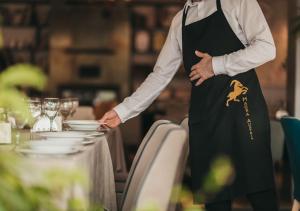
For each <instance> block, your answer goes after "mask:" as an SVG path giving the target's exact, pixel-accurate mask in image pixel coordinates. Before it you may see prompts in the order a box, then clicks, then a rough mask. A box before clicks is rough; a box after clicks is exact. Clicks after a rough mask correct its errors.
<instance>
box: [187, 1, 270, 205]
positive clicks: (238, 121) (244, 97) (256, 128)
mask: <svg viewBox="0 0 300 211" xmlns="http://www.w3.org/2000/svg"><path fill="white" fill-rule="evenodd" d="M216 1H217V11H216V12H215V13H213V14H212V15H210V16H208V17H206V18H204V19H202V20H200V21H197V22H194V23H191V24H189V25H186V26H185V22H186V17H187V13H188V9H189V7H187V8H185V9H184V11H183V18H182V47H183V62H184V67H185V70H186V74H187V75H189V74H190V72H191V67H192V66H193V65H194V64H196V63H198V62H199V61H200V58H199V57H197V56H196V55H195V50H199V51H202V52H205V53H208V54H210V55H211V56H222V55H225V54H230V53H232V52H235V51H238V50H240V49H244V48H245V46H244V45H243V44H242V42H241V41H240V40H239V39H238V37H237V36H236V35H235V33H234V32H233V31H232V29H231V27H230V25H229V23H228V21H227V19H226V17H225V15H224V13H223V11H222V8H221V3H220V0H216ZM228 1H230V0H228ZM196 81H197V80H196ZM196 81H194V82H192V83H191V84H192V90H191V100H190V107H189V123H188V124H189V140H190V165H191V173H192V189H193V192H194V193H198V192H201V187H202V186H203V181H204V178H205V176H206V175H207V173H208V172H209V169H210V165H211V163H212V161H213V160H214V159H215V158H217V157H218V156H224V155H225V156H227V157H229V158H230V159H231V161H232V164H233V167H234V169H235V177H234V180H233V182H232V183H231V184H229V185H226V186H224V187H223V188H222V190H221V191H219V192H218V194H215V195H214V196H213V197H208V196H205V197H202V199H204V201H199V200H198V199H197V198H196V200H198V201H196V202H215V201H221V200H228V199H232V198H233V197H236V196H240V195H245V194H247V193H253V192H257V191H262V190H267V189H269V188H273V187H274V177H273V164H272V157H271V150H270V126H269V117H268V111H267V106H266V103H265V100H264V97H263V94H262V91H261V88H260V85H259V81H258V78H257V75H256V72H255V70H254V69H251V70H249V71H247V72H244V73H241V74H238V75H236V76H234V77H230V76H227V75H217V76H214V77H212V78H210V79H208V80H206V81H205V82H204V83H202V84H201V85H200V86H195V83H196ZM200 200H201V199H200Z"/></svg>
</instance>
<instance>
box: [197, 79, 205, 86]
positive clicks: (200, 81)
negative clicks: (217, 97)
mask: <svg viewBox="0 0 300 211" xmlns="http://www.w3.org/2000/svg"><path fill="white" fill-rule="evenodd" d="M204 81H205V79H204V78H200V79H199V80H198V81H197V83H196V85H195V86H200V85H201V84H202V83H203V82H204Z"/></svg>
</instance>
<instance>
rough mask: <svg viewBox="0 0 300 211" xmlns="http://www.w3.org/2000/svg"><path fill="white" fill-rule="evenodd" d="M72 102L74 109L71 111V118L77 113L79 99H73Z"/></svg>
mask: <svg viewBox="0 0 300 211" xmlns="http://www.w3.org/2000/svg"><path fill="white" fill-rule="evenodd" d="M71 100H72V104H73V106H72V109H71V116H73V115H74V114H75V113H76V110H77V108H78V106H79V99H78V98H71Z"/></svg>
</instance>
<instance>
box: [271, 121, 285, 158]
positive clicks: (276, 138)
mask: <svg viewBox="0 0 300 211" xmlns="http://www.w3.org/2000/svg"><path fill="white" fill-rule="evenodd" d="M270 125H271V150H272V157H273V161H281V160H282V155H283V146H284V132H283V129H282V126H281V124H280V122H279V121H274V120H271V122H270Z"/></svg>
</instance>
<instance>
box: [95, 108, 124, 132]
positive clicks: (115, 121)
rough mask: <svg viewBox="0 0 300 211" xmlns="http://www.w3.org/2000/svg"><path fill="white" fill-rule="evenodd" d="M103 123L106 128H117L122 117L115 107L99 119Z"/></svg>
mask: <svg viewBox="0 0 300 211" xmlns="http://www.w3.org/2000/svg"><path fill="white" fill-rule="evenodd" d="M99 122H100V123H102V124H103V125H102V126H103V127H104V128H115V127H117V126H118V125H119V124H121V119H120V117H119V116H118V114H117V112H115V111H114V110H113V109H112V110H110V111H108V112H106V113H105V114H104V115H103V117H102V118H101V119H100V120H99Z"/></svg>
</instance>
